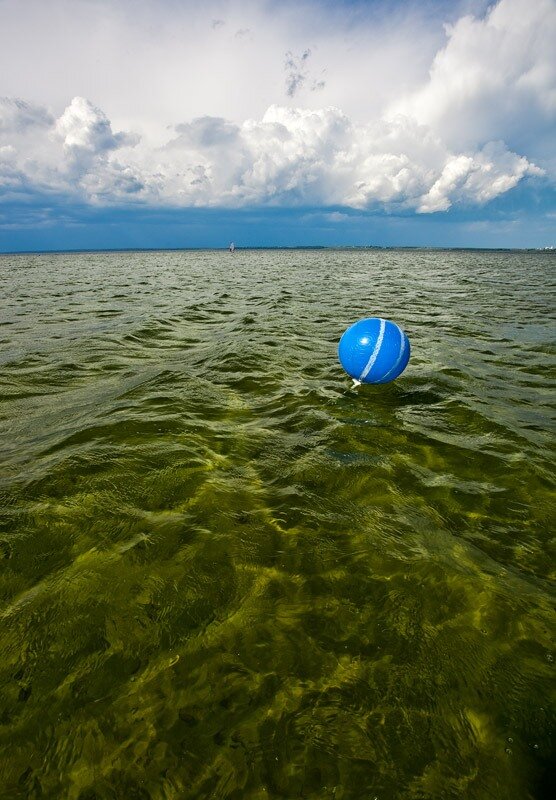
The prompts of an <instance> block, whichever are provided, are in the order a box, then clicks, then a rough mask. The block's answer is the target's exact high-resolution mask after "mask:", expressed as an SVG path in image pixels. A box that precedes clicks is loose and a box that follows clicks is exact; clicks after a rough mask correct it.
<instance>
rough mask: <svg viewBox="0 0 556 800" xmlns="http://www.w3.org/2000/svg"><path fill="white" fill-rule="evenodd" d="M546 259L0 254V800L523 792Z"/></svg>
mask: <svg viewBox="0 0 556 800" xmlns="http://www.w3.org/2000/svg"><path fill="white" fill-rule="evenodd" d="M555 266H556V259H555V257H554V255H551V254H546V253H521V252H514V253H511V252H509V253H488V252H427V251H413V252H411V251H341V250H340V251H333V250H330V251H311V252H302V251H259V252H256V251H236V253H235V254H234V255H233V256H232V255H230V254H228V253H226V252H160V253H158V252H157V253H152V252H149V253H144V252H137V253H108V254H106V253H96V254H95V253H93V254H65V255H29V256H3V257H0V292H1V304H2V306H1V312H0V322H1V327H0V348H1V361H0V363H1V367H0V374H1V383H0V427H1V456H0V458H1V471H0V500H1V528H0V567H1V569H0V591H1V602H2V606H1V626H0V681H1V690H0V701H1V702H0V744H1V749H0V797H2V798H10V800H12V799H15V798H25V799H27V798H68V800H107V799H108V798H113V799H114V800H147V799H148V798H152V799H153V800H173V799H174V798H180V800H193V798H195V799H197V798H200V799H202V798H218V799H222V800H223V799H224V798H229V799H230V800H263V798H264V799H265V800H267V798H277V799H278V798H283V799H284V800H290V799H291V798H311V799H312V800H328V799H329V798H330V799H331V800H332V799H333V800H352V799H353V800H360V799H361V800H372V799H373V798H378V800H409V799H410V798H421V799H426V798H439V799H440V798H442V799H444V798H446V799H448V798H469V800H474V799H475V798H476V799H477V800H483V798H493V799H495V800H514V799H515V800H528V798H545V797H546V798H548V797H551V796H552V795H551V788H550V780H551V773H550V761H551V756H552V755H553V752H554V750H553V740H552V736H553V726H554V708H555V705H554V698H553V694H551V692H552V691H553V688H554V683H553V680H554V667H555V664H554V657H555V656H554V650H553V640H552V639H551V635H552V634H553V632H554V616H553V612H552V610H551V609H552V601H553V599H554V595H553V594H552V593H551V583H550V580H551V577H553V572H554V561H553V556H554V551H553V550H552V551H551V545H552V546H553V545H554V538H553V527H552V525H553V521H554V505H553V501H554V493H553V492H554V473H553V468H554V450H553V448H552V445H553V435H554V384H555V381H554V379H555V358H554V355H555V352H556V349H555V345H554V307H555V294H554V278H553V276H554V267H555ZM362 316H384V317H387V318H390V319H393V320H395V321H397V322H398V323H400V324H401V325H402V326H403V327H404V328H405V330H406V331H407V333H408V335H409V337H410V340H411V343H412V349H413V354H412V359H411V362H410V364H409V366H408V368H407V370H406V372H405V373H404V375H402V377H401V378H399V379H398V380H397V381H396V382H394V383H393V384H390V385H388V386H380V387H369V386H363V387H361V388H359V389H355V390H354V389H352V388H351V382H350V380H349V379H348V378H347V376H346V375H345V374H344V373H343V372H342V370H341V368H340V366H339V364H338V363H337V357H336V348H337V342H338V339H339V337H340V335H341V333H342V332H343V330H344V329H345V327H346V326H347V325H349V324H350V323H351V322H353V321H355V320H356V319H358V318H360V317H362Z"/></svg>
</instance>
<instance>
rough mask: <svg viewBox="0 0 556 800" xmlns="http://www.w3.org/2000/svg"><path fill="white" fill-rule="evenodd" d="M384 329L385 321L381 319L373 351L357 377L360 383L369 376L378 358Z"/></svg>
mask: <svg viewBox="0 0 556 800" xmlns="http://www.w3.org/2000/svg"><path fill="white" fill-rule="evenodd" d="M385 328H386V320H384V319H381V320H380V330H379V332H378V339H377V340H376V344H375V349H374V350H373V352H372V353H371V357H370V358H369V360H368V361H367V363H366V365H365V369H364V370H363V372H362V373H361V375H360V376H359V380H360V381H362V380H364V379H365V378H366V377H367V375H368V374H369V372H370V371H371V369H372V368H373V364H374V363H375V361H376V360H377V358H378V354H379V353H380V348H381V347H382V340H383V339H384V331H385Z"/></svg>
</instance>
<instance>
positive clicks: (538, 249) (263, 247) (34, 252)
mask: <svg viewBox="0 0 556 800" xmlns="http://www.w3.org/2000/svg"><path fill="white" fill-rule="evenodd" d="M228 249H229V245H223V246H221V247H209V246H205V247H95V248H90V247H78V248H63V249H60V248H52V249H47V248H41V249H38V250H0V256H18V255H21V256H23V255H63V254H65V253H166V252H168V253H176V252H228ZM247 250H450V251H453V250H459V251H467V250H469V251H477V250H479V251H489V252H506V253H509V252H534V253H538V252H548V253H550V252H556V248H555V247H554V246H553V245H549V246H544V247H475V246H473V245H466V246H463V245H461V246H450V245H364V244H361V245H359V244H357V245H349V244H344V245H319V244H314V245H247V246H245V247H242V246H241V245H239V246H238V245H236V246H235V252H238V251H240V252H241V251H247Z"/></svg>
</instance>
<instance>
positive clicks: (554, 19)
mask: <svg viewBox="0 0 556 800" xmlns="http://www.w3.org/2000/svg"><path fill="white" fill-rule="evenodd" d="M554 42H556V0H498V2H493V3H488V2H484V1H483V0H420V1H419V2H417V0H415V2H403V0H343V1H342V0H336V1H335V2H332V1H331V0H295V2H294V1H293V0H280V2H278V1H277V0H266V1H265V0H241V2H237V1H236V0H219V1H218V2H210V0H209V1H208V2H204V3H198V2H193V1H192V0H48V2H47V3H45V2H44V0H0V251H4V252H10V251H20V250H42V249H47V250H63V249H94V248H135V247H153V248H163V247H177V248H179V247H225V246H227V245H228V243H229V241H231V240H234V241H235V242H236V245H237V246H240V247H241V246H296V245H303V246H311V245H327V246H334V245H377V246H452V247H549V246H554V245H556V145H555V142H556V47H555V46H554Z"/></svg>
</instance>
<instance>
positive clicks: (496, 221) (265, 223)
mask: <svg viewBox="0 0 556 800" xmlns="http://www.w3.org/2000/svg"><path fill="white" fill-rule="evenodd" d="M555 220H556V190H555V189H553V188H550V187H548V186H545V187H544V188H539V187H538V186H536V185H535V184H533V183H531V184H527V183H524V184H523V185H522V186H521V185H520V186H519V187H517V188H516V189H514V190H513V191H511V192H508V193H507V194H505V195H503V196H502V197H500V198H498V199H497V200H495V201H493V202H492V203H490V204H489V205H488V206H485V207H483V208H480V209H477V207H476V206H475V207H472V208H471V207H470V208H463V207H459V208H453V209H451V210H450V211H448V212H444V213H437V214H423V215H416V214H414V213H408V214H407V215H403V214H396V215H394V214H386V213H385V212H362V211H354V210H353V209H346V208H341V207H333V208H325V209H323V208H295V209H292V208H287V209H286V208H243V209H240V210H235V209H233V210H232V209H200V208H191V209H183V208H182V209H174V208H167V209H160V208H156V209H153V208H148V207H145V206H133V207H117V208H114V207H110V208H107V207H104V208H102V207H92V206H88V205H85V204H81V205H80V204H70V203H68V202H67V199H65V198H62V197H51V198H49V202H48V203H45V202H44V200H43V202H41V203H40V204H37V203H35V202H33V200H32V199H29V200H28V201H27V202H11V203H10V202H4V203H2V204H0V252H4V253H6V252H21V251H40V250H83V249H84V250H88V249H93V250H96V249H126V248H131V249H136V248H137V249H143V248H154V249H158V248H160V249H164V248H189V247H193V248H195V247H226V246H227V245H228V243H229V242H230V241H231V240H233V241H235V242H236V244H237V245H238V246H240V247H241V246H244V247H295V246H305V247H307V246H309V247H311V246H319V245H321V246H328V247H330V246H335V245H338V246H350V245H353V246H369V245H371V246H372V245H375V246H380V247H411V246H418V247H427V246H430V247H494V248H499V247H517V248H519V247H547V246H553V245H555V244H556V242H555V238H556V237H555V235H554V231H555V228H556V226H555Z"/></svg>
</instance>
